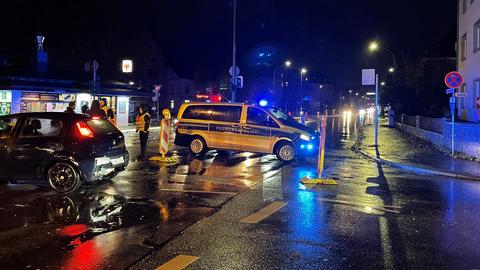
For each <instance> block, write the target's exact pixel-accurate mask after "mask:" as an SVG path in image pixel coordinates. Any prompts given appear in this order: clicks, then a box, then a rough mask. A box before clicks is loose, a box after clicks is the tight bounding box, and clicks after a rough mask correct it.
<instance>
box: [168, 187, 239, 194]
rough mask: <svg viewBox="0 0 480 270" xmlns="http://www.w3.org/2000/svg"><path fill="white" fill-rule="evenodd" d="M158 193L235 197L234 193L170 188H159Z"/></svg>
mask: <svg viewBox="0 0 480 270" xmlns="http://www.w3.org/2000/svg"><path fill="white" fill-rule="evenodd" d="M159 190H160V191H170V192H183V193H206V194H224V195H237V194H238V193H236V192H226V191H204V190H186V189H185V190H183V189H171V188H161V189H159Z"/></svg>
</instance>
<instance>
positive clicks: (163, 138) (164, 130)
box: [149, 109, 178, 163]
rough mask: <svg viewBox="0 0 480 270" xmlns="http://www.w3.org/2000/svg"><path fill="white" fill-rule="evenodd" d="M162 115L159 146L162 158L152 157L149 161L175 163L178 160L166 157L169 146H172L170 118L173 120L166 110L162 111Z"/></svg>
mask: <svg viewBox="0 0 480 270" xmlns="http://www.w3.org/2000/svg"><path fill="white" fill-rule="evenodd" d="M162 114H163V117H164V118H163V119H162V120H161V121H160V141H159V144H158V148H159V152H160V155H161V156H160V157H159V156H155V157H151V158H150V159H149V160H150V161H157V162H163V163H174V162H177V161H178V159H177V158H175V157H166V154H167V153H168V149H169V146H170V145H169V144H170V118H171V115H170V110H168V109H164V110H163V111H162Z"/></svg>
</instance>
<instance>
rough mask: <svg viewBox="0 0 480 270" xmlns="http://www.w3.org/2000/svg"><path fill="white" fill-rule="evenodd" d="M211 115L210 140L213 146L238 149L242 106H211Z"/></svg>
mask: <svg viewBox="0 0 480 270" xmlns="http://www.w3.org/2000/svg"><path fill="white" fill-rule="evenodd" d="M210 111H211V112H212V113H211V115H210V116H209V134H208V135H209V142H210V145H209V146H211V147H212V148H222V149H234V150H235V149H237V148H236V144H237V141H238V135H240V133H241V128H240V117H241V115H242V106H241V105H239V106H232V105H221V106H219V105H217V106H211V110H210Z"/></svg>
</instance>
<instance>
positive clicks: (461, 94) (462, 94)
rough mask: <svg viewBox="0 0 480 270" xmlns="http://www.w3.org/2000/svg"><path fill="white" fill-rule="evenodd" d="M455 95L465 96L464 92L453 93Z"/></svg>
mask: <svg viewBox="0 0 480 270" xmlns="http://www.w3.org/2000/svg"><path fill="white" fill-rule="evenodd" d="M455 97H465V93H459V92H457V93H455Z"/></svg>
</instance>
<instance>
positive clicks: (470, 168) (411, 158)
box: [357, 121, 480, 181]
mask: <svg viewBox="0 0 480 270" xmlns="http://www.w3.org/2000/svg"><path fill="white" fill-rule="evenodd" d="M386 124H387V123H386V122H385V121H380V128H379V135H378V144H379V147H378V150H379V153H380V159H381V161H382V162H383V163H386V164H388V165H392V166H395V167H399V168H402V169H406V170H410V171H414V172H419V173H426V174H438V175H444V176H450V177H457V178H463V179H469V180H478V181H480V162H475V161H469V160H462V159H454V158H451V157H449V156H447V155H446V154H444V153H442V152H441V151H439V150H438V149H436V148H435V147H434V146H433V145H431V144H430V143H429V142H426V141H423V140H421V139H419V138H417V137H415V136H412V135H410V134H407V133H404V132H402V131H400V130H398V129H396V128H388V127H387V125H386ZM373 130H374V128H373V125H368V126H364V127H363V136H364V138H363V140H362V142H361V143H360V149H359V150H360V152H361V153H362V154H367V155H368V156H369V157H370V158H372V157H376V149H375V147H374V135H373ZM357 144H359V143H358V142H357Z"/></svg>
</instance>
